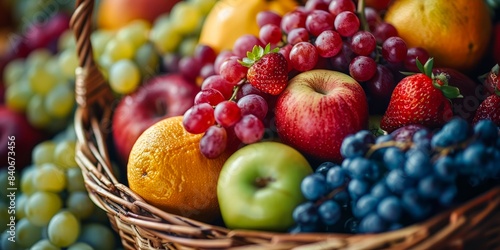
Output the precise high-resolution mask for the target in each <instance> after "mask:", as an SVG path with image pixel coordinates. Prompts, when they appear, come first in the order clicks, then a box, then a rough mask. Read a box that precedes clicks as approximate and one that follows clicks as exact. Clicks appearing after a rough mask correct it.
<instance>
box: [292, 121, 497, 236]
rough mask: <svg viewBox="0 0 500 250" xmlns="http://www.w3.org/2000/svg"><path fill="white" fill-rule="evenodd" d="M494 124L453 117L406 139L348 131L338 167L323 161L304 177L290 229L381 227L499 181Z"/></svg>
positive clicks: (411, 219)
mask: <svg viewBox="0 0 500 250" xmlns="http://www.w3.org/2000/svg"><path fill="white" fill-rule="evenodd" d="M499 131H500V130H499V128H498V127H497V126H496V125H495V124H494V123H493V122H491V121H489V120H482V121H480V122H478V123H477V124H475V125H474V126H471V125H470V124H469V123H468V122H467V121H465V120H463V119H461V118H454V119H452V120H450V121H449V122H448V123H447V124H445V125H444V126H443V127H442V128H441V129H439V130H437V131H431V130H428V129H426V128H422V129H420V130H417V131H414V132H412V133H408V135H409V138H406V140H402V139H401V138H398V139H395V138H394V136H393V135H391V134H387V135H382V136H378V137H375V136H374V135H372V134H371V133H370V132H368V131H364V130H363V131H359V132H358V133H356V134H353V135H349V136H347V137H346V138H345V139H344V141H343V144H342V146H341V149H340V150H341V153H342V155H343V157H344V160H343V162H342V164H341V165H340V166H339V165H336V164H334V163H331V162H325V163H323V164H321V165H320V166H319V167H318V168H317V169H316V172H315V173H314V174H312V175H310V176H308V177H306V178H305V179H304V180H303V182H302V186H301V187H302V192H303V195H304V196H305V197H306V198H307V200H308V201H307V202H305V203H303V204H301V205H299V206H298V207H297V208H296V209H295V212H294V219H295V221H296V226H295V227H294V228H293V229H292V230H291V231H292V232H310V231H338V232H343V233H379V232H386V231H390V230H395V229H399V228H401V227H404V226H407V225H410V224H413V223H416V222H420V221H422V220H425V219H427V218H429V217H430V216H432V215H433V214H435V213H437V212H439V211H442V210H443V209H446V208H449V207H451V206H455V205H457V204H458V203H459V202H461V201H463V200H460V199H458V198H459V196H460V195H461V190H465V189H468V190H470V189H471V188H474V187H477V186H480V185H482V184H484V183H486V182H489V181H492V180H493V181H494V182H495V183H499V180H500V135H499ZM463 185H466V187H465V188H464V187H463Z"/></svg>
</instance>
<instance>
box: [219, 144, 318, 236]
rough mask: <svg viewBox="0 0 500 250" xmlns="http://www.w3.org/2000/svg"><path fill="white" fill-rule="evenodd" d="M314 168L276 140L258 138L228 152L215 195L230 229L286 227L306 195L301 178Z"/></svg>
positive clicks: (290, 224)
mask: <svg viewBox="0 0 500 250" xmlns="http://www.w3.org/2000/svg"><path fill="white" fill-rule="evenodd" d="M312 172H313V170H312V168H311V166H310V164H309V162H308V161H307V160H306V159H305V158H304V156H303V155H302V154H301V153H299V151H297V150H295V149H294V148H292V147H290V146H288V145H285V144H282V143H279V142H271V141H266V142H258V143H254V144H250V145H247V146H245V147H243V148H241V149H239V150H238V151H236V152H235V153H234V154H233V155H231V156H230V157H229V158H228V159H227V160H226V162H225V163H224V166H223V167H222V170H221V172H220V176H219V180H218V183H217V196H218V199H219V206H220V210H221V214H222V218H223V220H224V223H225V224H226V226H227V227H228V228H231V229H249V230H264V231H285V230H286V229H288V228H290V227H291V226H292V225H293V224H294V221H293V218H292V213H293V210H294V209H295V207H296V206H297V205H299V204H300V203H302V202H303V201H304V200H305V198H304V196H303V195H302V192H301V191H300V183H301V182H302V179H304V177H306V176H307V175H309V174H311V173H312Z"/></svg>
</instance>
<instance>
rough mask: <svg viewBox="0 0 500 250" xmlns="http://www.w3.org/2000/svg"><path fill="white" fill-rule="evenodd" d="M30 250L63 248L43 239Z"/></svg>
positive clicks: (58, 249) (56, 249)
mask: <svg viewBox="0 0 500 250" xmlns="http://www.w3.org/2000/svg"><path fill="white" fill-rule="evenodd" d="M30 250H61V248H60V247H58V246H56V245H54V244H52V243H51V242H50V240H49V239H43V240H39V241H38V242H37V243H35V245H33V246H32V247H31V248H30Z"/></svg>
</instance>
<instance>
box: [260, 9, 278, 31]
mask: <svg viewBox="0 0 500 250" xmlns="http://www.w3.org/2000/svg"><path fill="white" fill-rule="evenodd" d="M266 24H274V25H277V26H280V25H281V16H280V15H278V14H277V13H276V12H273V11H271V10H264V11H261V12H259V13H257V25H258V26H259V28H262V27H264V25H266Z"/></svg>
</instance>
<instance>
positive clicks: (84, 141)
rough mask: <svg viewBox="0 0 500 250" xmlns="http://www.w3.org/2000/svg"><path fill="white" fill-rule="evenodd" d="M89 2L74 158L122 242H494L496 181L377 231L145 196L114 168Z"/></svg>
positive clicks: (344, 245)
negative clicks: (191, 215) (175, 210)
mask: <svg viewBox="0 0 500 250" xmlns="http://www.w3.org/2000/svg"><path fill="white" fill-rule="evenodd" d="M93 7H94V0H77V2H76V9H75V12H74V14H73V16H72V19H71V27H72V29H73V31H74V33H75V37H76V40H77V54H78V58H79V66H80V67H79V68H78V70H77V72H76V73H77V74H76V83H75V93H76V101H77V104H78V107H77V110H76V112H75V120H74V121H75V131H76V134H77V147H76V161H77V163H78V165H79V167H80V169H81V170H82V173H83V176H84V181H85V186H86V188H87V190H88V192H89V195H90V197H91V199H92V201H93V202H94V203H95V204H96V205H97V206H98V207H100V208H101V209H102V210H104V211H105V212H106V213H107V215H108V217H109V220H110V222H111V225H112V227H113V229H114V230H115V231H117V232H118V234H119V235H120V238H121V242H122V244H123V246H124V248H125V249H138V248H140V249H181V248H182V249H184V248H187V249H189V248H195V249H198V248H236V247H241V249H243V248H245V247H249V246H250V247H251V248H252V249H254V248H256V249H257V248H261V249H291V248H297V249H299V248H301V249H302V248H303V249H319V248H323V249H409V248H412V249H430V248H433V249H436V248H441V247H444V246H450V245H451V246H453V245H459V246H463V245H464V244H465V243H466V242H467V240H469V241H474V240H475V238H477V237H480V236H481V237H480V238H481V239H482V240H483V241H484V242H482V243H481V246H483V247H488V246H493V247H500V239H498V238H499V237H496V236H493V235H498V234H500V226H498V225H500V185H499V186H496V187H494V188H492V189H491V190H489V191H488V192H486V193H484V194H482V195H480V196H478V197H476V198H474V199H472V200H470V201H468V202H466V203H464V204H462V205H461V206H459V207H456V208H453V209H450V210H447V211H443V212H442V213H440V214H438V215H435V216H433V217H432V218H430V219H428V220H426V221H424V222H422V223H418V224H414V225H410V226H407V227H405V228H402V229H400V230H396V231H392V232H386V233H381V234H352V235H351V234H331V233H303V234H289V233H276V232H264V231H250V230H230V229H227V228H224V227H221V226H216V225H211V224H207V223H203V222H199V221H196V220H192V219H188V218H185V217H183V216H180V215H175V214H171V213H167V212H165V211H162V210H160V209H158V208H156V207H154V206H152V205H150V204H148V203H147V202H146V201H144V200H143V199H142V198H141V197H140V196H139V195H137V194H136V193H134V192H133V191H132V190H130V189H129V188H128V187H127V186H126V185H124V184H122V183H120V182H119V181H118V179H117V178H116V177H115V174H114V173H113V167H112V160H111V159H110V154H109V152H108V146H107V139H108V136H109V134H110V133H109V131H110V129H111V127H110V126H111V124H110V122H109V121H111V116H112V112H113V105H112V104H113V103H114V102H113V95H112V92H111V90H110V88H109V86H108V84H107V82H106V81H105V80H104V77H103V76H102V74H101V72H100V71H99V69H98V68H97V66H96V64H95V62H94V59H93V54H92V45H91V42H90V34H91V32H92V21H91V20H92V12H93ZM485 236H486V237H485ZM484 249H486V248H484ZM490 249H491V248H490Z"/></svg>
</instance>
